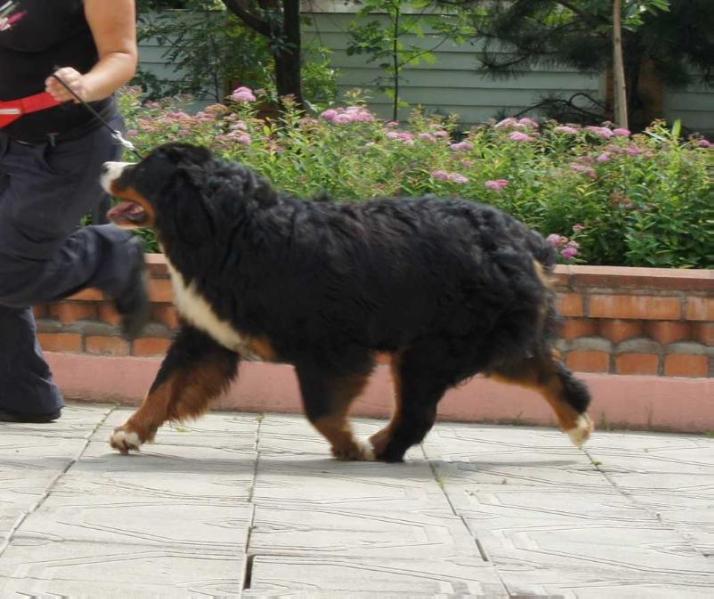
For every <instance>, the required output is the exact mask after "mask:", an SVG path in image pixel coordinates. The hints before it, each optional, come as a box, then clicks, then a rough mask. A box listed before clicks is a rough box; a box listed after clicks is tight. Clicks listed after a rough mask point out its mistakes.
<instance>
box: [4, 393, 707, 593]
mask: <svg viewBox="0 0 714 599" xmlns="http://www.w3.org/2000/svg"><path fill="white" fill-rule="evenodd" d="M129 413H130V411H129V410H127V409H125V408H115V407H114V406H111V405H86V404H82V405H75V406H70V407H68V408H67V409H66V410H65V415H64V416H63V418H62V419H61V420H60V421H58V422H57V423H54V424H50V425H30V424H0V598H2V599H5V598H9V597H41V598H44V597H48V598H49V597H71V598H74V597H91V598H101V599H104V598H109V597H122V598H126V597H131V598H132V599H142V598H144V597H171V598H178V597H196V598H203V597H244V598H246V599H249V598H256V597H330V598H341V597H356V598H362V597H365V598H366V597H370V598H373V597H379V598H380V599H382V598H391V597H394V598H398V599H406V598H421V597H437V598H446V597H461V598H465V597H488V598H497V597H499V598H500V597H504V598H505V597H512V598H521V599H524V598H526V597H568V598H569V597H584V598H598V599H601V598H608V599H609V598H612V597H627V598H628V599H629V598H633V597H642V598H647V599H650V598H660V597H661V598H667V599H672V598H680V597H707V598H711V597H712V596H714V438H711V437H707V436H687V435H667V434H648V433H629V432H625V433H617V432H596V434H595V435H594V436H593V438H592V439H591V441H590V443H589V444H588V445H587V446H586V449H585V450H584V451H581V450H578V449H576V448H574V447H573V446H571V445H570V443H569V441H568V439H567V437H566V436H565V435H563V434H562V433H560V432H558V431H555V430H552V429H545V428H525V427H510V426H485V425H478V424H449V423H438V424H437V426H436V427H435V429H434V430H433V431H432V432H431V434H430V435H429V436H428V438H427V440H426V441H425V442H424V443H423V444H422V445H421V446H418V447H415V448H413V449H412V450H411V451H410V452H409V454H408V455H407V457H408V462H407V463H404V464H378V463H376V464H375V463H347V462H338V461H335V460H332V459H331V458H330V457H329V454H328V448H327V445H326V443H325V442H324V441H323V440H322V438H321V437H320V436H319V435H318V434H317V433H316V432H314V431H313V430H312V428H311V427H310V425H309V424H308V423H307V422H306V421H305V419H304V418H302V417H299V416H284V415H272V414H266V415H262V414H245V413H244V414H240V413H235V412H222V413H218V412H214V413H211V414H208V415H207V416H205V417H204V418H202V419H201V420H199V421H197V422H195V423H192V424H190V425H186V426H183V425H182V426H174V427H165V428H163V429H161V430H160V431H159V434H158V436H157V439H156V443H155V444H153V445H148V446H146V448H145V449H144V451H142V453H141V454H138V455H132V456H122V455H119V454H116V453H114V452H112V451H111V450H110V448H109V446H108V444H107V439H108V437H109V433H110V431H111V430H112V428H113V427H114V426H116V425H118V424H120V423H121V422H123V421H124V419H125V418H126V416H127V415H128V414H129ZM380 424H381V423H380V422H379V421H376V420H371V421H369V420H360V421H358V422H357V424H356V429H357V432H358V433H359V434H360V435H367V434H369V433H371V432H374V431H376V430H377V429H378V428H379V427H380Z"/></svg>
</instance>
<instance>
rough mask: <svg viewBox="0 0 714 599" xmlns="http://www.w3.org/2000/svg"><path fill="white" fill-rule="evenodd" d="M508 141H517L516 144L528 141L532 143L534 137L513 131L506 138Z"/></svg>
mask: <svg viewBox="0 0 714 599" xmlns="http://www.w3.org/2000/svg"><path fill="white" fill-rule="evenodd" d="M508 139H510V140H511V141H517V142H521V143H523V142H529V141H534V140H535V137H533V136H531V135H528V134H527V133H523V132H522V131H514V132H513V133H511V134H510V135H509V136H508Z"/></svg>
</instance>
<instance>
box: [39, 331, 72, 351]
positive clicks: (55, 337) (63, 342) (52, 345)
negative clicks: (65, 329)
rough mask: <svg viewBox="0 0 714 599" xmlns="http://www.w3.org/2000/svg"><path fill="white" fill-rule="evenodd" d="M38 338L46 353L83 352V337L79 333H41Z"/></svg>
mask: <svg viewBox="0 0 714 599" xmlns="http://www.w3.org/2000/svg"><path fill="white" fill-rule="evenodd" d="M37 337H38V339H39V340H40V345H41V346H42V349H44V350H45V351H58V352H81V351H82V335H80V334H78V333H39V334H38V335H37Z"/></svg>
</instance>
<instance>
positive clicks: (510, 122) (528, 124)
mask: <svg viewBox="0 0 714 599" xmlns="http://www.w3.org/2000/svg"><path fill="white" fill-rule="evenodd" d="M494 127H495V128H496V129H506V130H508V129H517V130H519V131H523V130H527V129H537V128H538V123H537V122H536V121H534V120H533V119H530V118H528V117H527V116H526V117H523V118H522V119H516V118H514V117H508V118H506V119H503V120H502V121H499V122H498V123H496V124H495V125H494Z"/></svg>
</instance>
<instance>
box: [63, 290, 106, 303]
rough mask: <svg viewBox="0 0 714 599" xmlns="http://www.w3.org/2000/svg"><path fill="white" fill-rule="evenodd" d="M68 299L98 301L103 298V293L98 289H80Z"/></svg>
mask: <svg viewBox="0 0 714 599" xmlns="http://www.w3.org/2000/svg"><path fill="white" fill-rule="evenodd" d="M69 299H70V300H73V301H78V302H80V301H81V302H99V301H102V300H103V299H104V294H103V293H102V292H101V291H99V289H82V291H79V292H77V293H75V294H74V295H72V296H70V297H69Z"/></svg>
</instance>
